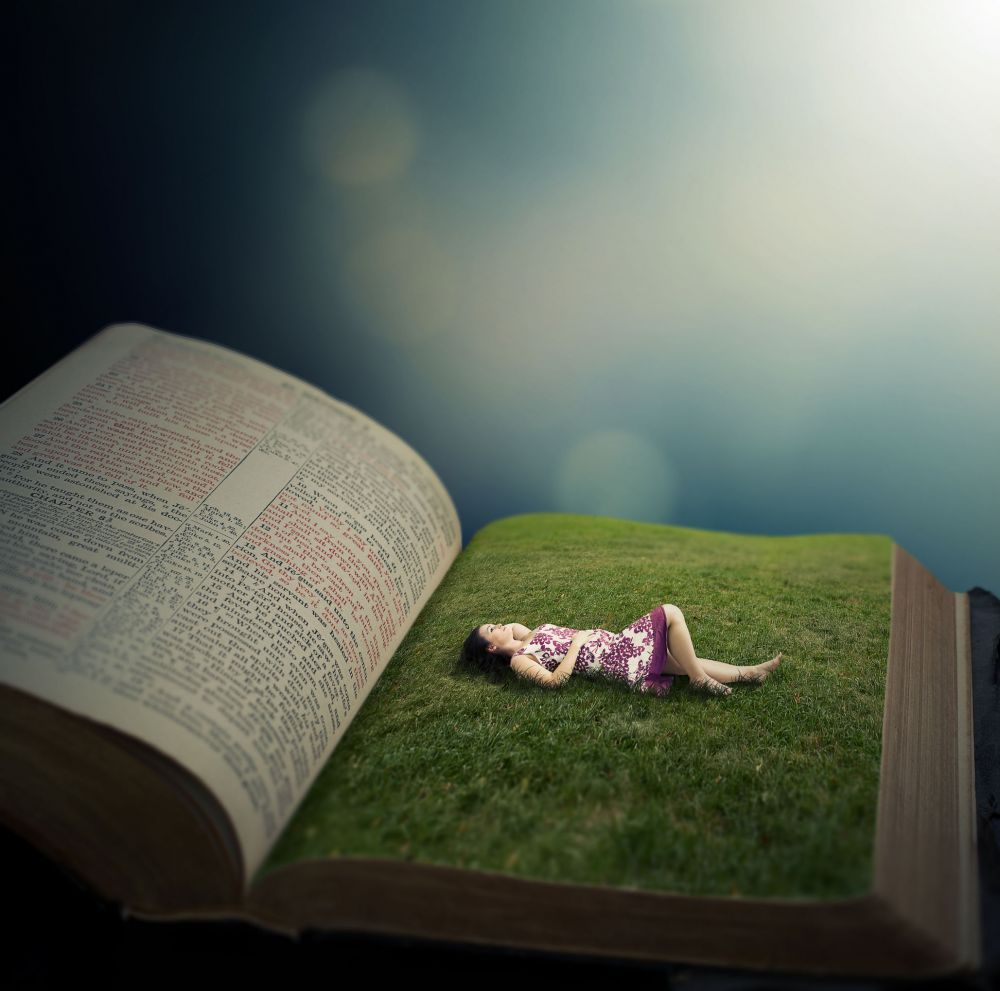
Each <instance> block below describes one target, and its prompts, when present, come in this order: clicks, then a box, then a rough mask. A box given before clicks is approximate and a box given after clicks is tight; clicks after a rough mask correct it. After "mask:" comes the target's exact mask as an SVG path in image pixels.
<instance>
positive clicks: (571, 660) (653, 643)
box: [462, 604, 781, 695]
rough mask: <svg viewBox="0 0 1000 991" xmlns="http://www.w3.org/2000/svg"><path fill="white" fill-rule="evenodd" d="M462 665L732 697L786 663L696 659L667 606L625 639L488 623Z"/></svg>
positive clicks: (471, 640) (470, 640)
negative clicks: (598, 677) (680, 687)
mask: <svg viewBox="0 0 1000 991" xmlns="http://www.w3.org/2000/svg"><path fill="white" fill-rule="evenodd" d="M462 659H463V660H464V661H465V662H466V663H470V664H474V665H476V666H478V667H479V668H481V669H483V670H492V669H496V668H499V667H506V666H508V665H509V666H510V667H511V668H513V670H514V671H515V672H516V673H517V674H518V675H519V676H520V677H522V678H531V679H532V680H534V681H538V682H540V683H541V684H543V685H547V686H549V687H551V688H557V687H559V686H560V685H561V684H563V682H565V681H566V679H567V678H568V677H569V676H570V674H572V673H573V672H574V671H577V672H579V673H580V674H604V675H606V676H608V677H611V678H616V679H619V680H622V681H626V682H628V684H630V685H632V686H634V687H638V688H639V689H640V690H641V691H644V692H649V691H652V692H654V693H655V694H656V695H666V693H667V692H669V691H670V686H671V685H672V684H673V681H674V679H673V675H687V676H688V677H689V678H690V679H691V684H692V686H694V687H696V688H698V689H701V690H703V691H707V692H709V693H711V694H713V695H731V694H732V692H733V690H732V689H731V688H729V687H728V686H729V685H730V684H733V683H734V682H754V683H756V682H761V681H763V680H764V679H765V678H766V677H767V676H768V675H769V674H770V673H771V672H772V671H773V670H774V669H775V668H776V667H777V666H778V665H779V664H780V663H781V654H780V653H779V654H776V655H775V656H774V657H772V658H771V660H769V661H764V662H763V663H762V664H754V665H751V666H748V667H737V666H736V665H733V664H724V663H722V662H721V661H713V660H711V659H710V658H707V657H698V655H697V654H696V653H695V649H694V644H693V643H692V642H691V634H690V633H689V632H688V628H687V623H686V622H685V621H684V614H683V613H682V612H681V611H680V609H678V608H677V606H674V605H669V604H664V605H662V606H657V608H656V609H654V610H653V611H652V612H651V613H648V614H647V615H645V616H643V617H642V618H641V619H637V620H636V621H635V622H634V623H633V624H632V625H631V626H627V627H626V628H625V629H624V630H622V632H621V633H612V632H610V631H609V630H574V629H572V628H571V627H568V626H553V625H552V624H551V623H542V625H541V626H536V627H535V629H533V630H529V629H528V628H527V627H526V626H522V625H521V624H520V623H509V624H507V625H506V626H498V625H496V624H493V623H484V624H483V625H482V626H477V627H475V629H473V631H472V632H471V633H470V634H469V636H468V637H467V638H466V641H465V644H464V646H463V647H462Z"/></svg>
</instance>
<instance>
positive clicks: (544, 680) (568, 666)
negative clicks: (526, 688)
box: [510, 630, 594, 688]
mask: <svg viewBox="0 0 1000 991" xmlns="http://www.w3.org/2000/svg"><path fill="white" fill-rule="evenodd" d="M593 632H594V631H593V630H580V631H579V632H578V633H575V634H573V639H572V640H571V641H570V646H569V650H568V651H567V652H566V656H565V657H564V658H563V659H562V660H561V661H560V662H559V666H558V667H557V668H556V669H555V671H549V670H547V669H546V668H545V667H543V665H542V664H541V662H540V661H539V660H538V659H537V658H536V657H535V656H534V655H533V654H518V655H517V657H515V658H513V659H512V660H511V662H510V666H511V667H512V668H513V669H514V671H515V673H516V674H517V675H518V676H520V677H522V678H530V679H532V680H533V681H537V682H538V683H539V684H542V685H545V686H546V687H547V688H559V687H560V686H561V685H563V684H564V683H565V682H566V680H567V679H568V678H569V676H570V675H571V674H572V673H573V667H574V666H575V664H576V658H577V655H578V654H579V653H580V648H581V647H582V646H583V645H584V644H585V643H586V642H587V640H588V638H589V637H590V635H591V634H592V633H593Z"/></svg>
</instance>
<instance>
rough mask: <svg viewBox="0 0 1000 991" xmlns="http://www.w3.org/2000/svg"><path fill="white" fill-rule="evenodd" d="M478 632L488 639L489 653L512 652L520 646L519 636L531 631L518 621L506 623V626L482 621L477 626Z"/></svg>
mask: <svg viewBox="0 0 1000 991" xmlns="http://www.w3.org/2000/svg"><path fill="white" fill-rule="evenodd" d="M479 632H480V633H481V634H482V635H483V636H484V637H485V638H486V639H487V640H489V642H490V646H489V648H488V649H489V651H490V653H493V654H496V653H502V654H513V653H514V651H515V650H517V649H518V648H519V647H520V646H521V643H520V639H519V638H520V637H522V636H524V634H525V633H530V632H531V631H530V630H528V628H527V627H526V626H522V625H521V624H520V623H508V624H507V625H506V626H504V625H501V624H499V623H483V625H482V626H480V627H479Z"/></svg>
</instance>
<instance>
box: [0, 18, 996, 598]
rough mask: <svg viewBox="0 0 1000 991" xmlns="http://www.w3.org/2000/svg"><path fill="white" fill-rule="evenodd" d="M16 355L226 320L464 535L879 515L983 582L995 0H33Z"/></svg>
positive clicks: (16, 258)
mask: <svg viewBox="0 0 1000 991" xmlns="http://www.w3.org/2000/svg"><path fill="white" fill-rule="evenodd" d="M5 34H6V39H5V42H6V48H7V53H6V56H5V59H4V62H5V74H6V76H7V83H6V86H5V95H6V103H7V111H8V113H7V118H8V122H9V123H8V129H7V141H6V142H5V143H6V154H5V156H4V157H5V159H6V162H5V164H6V168H7V171H8V177H7V182H6V184H5V192H6V194H7V196H6V197H5V199H7V200H8V214H9V222H8V224H7V225H6V230H7V232H8V236H7V243H8V251H7V257H8V261H7V263H6V265H5V267H4V275H5V290H6V291H5V299H6V301H7V313H6V316H7V320H6V332H7V340H8V359H7V361H6V362H5V363H4V375H5V380H4V386H5V392H9V391H11V390H13V389H14V388H16V387H18V386H19V385H21V384H23V383H24V382H25V381H27V380H28V379H30V378H31V377H32V376H33V375H35V374H37V373H38V372H40V371H41V370H43V369H44V368H45V367H47V366H48V365H49V364H51V363H52V362H54V361H55V360H57V359H58V358H59V357H60V356H61V355H62V354H64V353H65V352H66V351H67V350H69V349H70V348H71V347H73V346H75V345H76V344H78V343H80V342H81V341H82V340H83V339H85V338H86V337H88V336H90V335H91V334H93V333H95V332H96V331H97V330H99V329H100V328H101V327H103V326H105V325H107V324H109V323H115V322H121V321H131V320H134V321H139V322H142V323H147V324H150V325H152V326H156V327H161V328H163V329H166V330H171V331H174V332H177V333H182V334H188V335H192V336H195V337H201V338H205V339H208V340H212V341H216V342H219V343H222V344H226V345H228V346H230V347H233V348H236V349H238V350H240V351H242V352H245V353H247V354H250V355H253V356H255V357H257V358H260V359H261V360H263V361H266V362H269V363H271V364H273V365H276V366H278V367H281V368H283V369H285V370H287V371H289V372H292V373H294V374H296V375H299V376H301V377H303V378H305V379H308V380H309V381H311V382H314V383H315V384H316V385H318V386H320V387H322V388H324V389H326V390H327V391H328V392H330V393H331V394H333V395H334V396H337V397H338V398H340V399H342V400H344V401H346V402H349V403H351V404H353V405H355V406H357V407H358V408H359V409H362V410H364V411H365V412H367V413H369V414H370V415H372V416H373V417H375V418H376V419H378V420H380V421H381V422H383V423H385V424H386V425H387V426H389V427H390V428H391V429H393V430H395V431H396V432H398V433H399V434H400V435H401V436H402V437H404V438H405V439H406V440H407V441H408V442H409V443H410V444H412V445H413V446H414V447H415V448H416V449H417V450H419V451H420V452H421V453H422V454H423V455H424V456H425V457H426V458H427V459H428V460H429V461H430V463H431V464H432V465H433V466H434V468H435V469H436V470H437V471H438V473H439V474H440V476H441V478H442V480H443V481H444V483H445V485H446V486H447V487H448V489H449V491H450V492H451V493H452V495H453V498H454V499H455V502H456V505H457V507H458V510H459V514H460V516H461V518H462V523H463V530H464V537H465V539H466V540H467V539H468V538H469V537H470V536H471V535H472V534H473V533H474V532H475V531H476V530H477V529H478V528H479V527H481V526H482V525H484V524H485V523H487V522H488V521H490V520H491V519H495V518H497V517H501V516H506V515H509V514H512V513H517V512H525V511H535V510H548V509H553V510H568V511H574V512H584V513H601V514H607V515H612V516H622V517H628V518H633V519H640V520H648V521H652V522H669V523H676V524H680V525H684V526H694V527H702V528H707V529H718V530H735V531H741V532H760V533H813V532H822V531H852V532H880V533H887V534H889V535H891V536H892V537H893V538H895V539H896V540H897V541H898V542H899V543H901V544H902V545H903V546H904V547H906V548H907V549H908V550H909V551H910V552H911V553H913V554H914V555H915V556H916V557H918V558H919V559H920V560H921V561H922V562H923V563H924V564H925V565H926V566H927V567H929V568H930V569H931V570H932V571H934V573H935V574H936V575H937V576H938V577H939V578H940V579H941V581H943V582H944V583H945V584H947V585H948V586H950V587H952V588H954V589H961V590H964V589H967V588H970V587H972V586H974V585H982V586H985V587H988V588H991V589H992V590H993V591H994V592H997V591H1000V563H998V562H1000V526H998V524H997V511H996V505H997V501H998V500H997V491H998V482H1000V458H998V457H997V452H998V448H1000V399H998V396H1000V390H998V389H997V378H998V376H997V372H998V370H1000V343H998V341H1000V336H998V333H997V331H998V324H1000V321H998V316H1000V299H998V295H997V291H996V285H997V284H998V282H1000V279H998V275H1000V234H998V231H1000V178H998V177H1000V126H998V125H1000V118H998V107H1000V68H998V66H1000V18H998V17H997V15H996V13H995V8H994V7H993V5H991V4H990V3H987V2H985V0H984V2H976V0H968V2H964V3H926V2H914V3H882V4H875V5H872V4H863V3H858V2H845V3H837V4H829V3H809V2H795V0H788V2H761V3H745V2H732V3H723V2H704V3H694V2H691V3H669V2H654V0H648V2H638V0H636V2H632V3H629V2H624V0H622V2H619V3H599V2H598V3H589V2H583V0H580V2H569V0H567V2H561V3H560V2H551V0H550V2H530V3H529V2H507V3H501V2H492V0H490V2H487V0H483V2H475V3H470V2H466V3H461V2H454V3H446V2H421V3H415V2H414V3H358V4H332V3H326V4H323V3H297V4H280V5H279V4H271V3H266V4H265V3H232V4H210V3H209V4H203V3H197V4H196V3H170V4H167V3H164V4H158V5H154V4H145V3H134V2H133V3H122V2H104V3H91V4H70V3H66V4H55V3H42V2H32V3H20V4H17V5H15V7H14V12H13V14H11V15H10V16H9V17H8V23H7V26H6V28H5Z"/></svg>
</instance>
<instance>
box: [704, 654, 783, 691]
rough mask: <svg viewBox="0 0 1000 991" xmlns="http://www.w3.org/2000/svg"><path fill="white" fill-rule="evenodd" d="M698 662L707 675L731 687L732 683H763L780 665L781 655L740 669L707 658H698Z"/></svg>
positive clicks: (733, 665)
mask: <svg viewBox="0 0 1000 991" xmlns="http://www.w3.org/2000/svg"><path fill="white" fill-rule="evenodd" d="M698 660H699V661H700V662H701V666H702V667H703V668H704V669H705V673H706V674H707V675H709V676H710V677H712V678H714V679H715V680H716V681H721V682H722V683H723V684H724V685H731V684H732V683H733V682H734V681H741V682H759V681H763V680H764V679H765V678H766V677H767V676H768V675H769V674H770V673H771V672H772V671H773V670H774V669H775V668H776V667H777V666H778V665H779V664H780V663H781V654H776V655H775V656H774V657H772V658H771V660H769V661H765V662H764V663H763V664H750V665H746V666H742V667H738V666H737V665H735V664H726V663H725V662H724V661H713V660H710V659H709V658H707V657H699V658H698Z"/></svg>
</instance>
